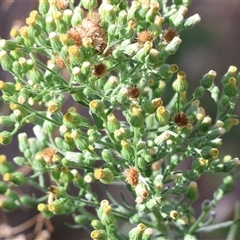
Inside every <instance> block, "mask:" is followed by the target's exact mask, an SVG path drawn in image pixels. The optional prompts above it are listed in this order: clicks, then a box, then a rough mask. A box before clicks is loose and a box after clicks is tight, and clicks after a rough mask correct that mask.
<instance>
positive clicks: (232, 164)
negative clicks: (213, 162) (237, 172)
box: [223, 158, 240, 173]
mask: <svg viewBox="0 0 240 240" xmlns="http://www.w3.org/2000/svg"><path fill="white" fill-rule="evenodd" d="M239 164H240V160H239V159H238V158H234V159H231V160H229V161H225V162H224V164H223V172H225V173H228V172H230V171H232V170H233V169H234V168H236V167H237V166H238V165H239Z"/></svg>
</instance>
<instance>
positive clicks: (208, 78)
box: [200, 70, 217, 89]
mask: <svg viewBox="0 0 240 240" xmlns="http://www.w3.org/2000/svg"><path fill="white" fill-rule="evenodd" d="M216 76H217V73H216V72H215V71H213V70H211V71H209V72H208V73H207V74H205V75H204V76H203V78H202V79H201V81H200V84H201V86H203V87H204V88H205V89H208V88H210V87H211V86H212V83H213V80H214V79H215V77H216Z"/></svg>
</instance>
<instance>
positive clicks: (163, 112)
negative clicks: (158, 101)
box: [155, 106, 170, 126]
mask: <svg viewBox="0 0 240 240" xmlns="http://www.w3.org/2000/svg"><path fill="white" fill-rule="evenodd" d="M155 118H156V120H157V121H158V122H159V124H160V126H165V125H167V124H168V122H169V118H170V115H169V113H168V111H167V109H166V108H165V107H164V106H160V107H158V108H157V111H156V113H155Z"/></svg>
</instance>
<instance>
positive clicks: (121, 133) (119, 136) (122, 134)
mask: <svg viewBox="0 0 240 240" xmlns="http://www.w3.org/2000/svg"><path fill="white" fill-rule="evenodd" d="M129 131H130V130H129V129H126V128H122V127H121V128H119V129H117V130H115V131H114V138H115V140H117V141H118V142H120V141H121V140H123V139H126V138H128V137H129V135H130V134H129V133H130V132H129Z"/></svg>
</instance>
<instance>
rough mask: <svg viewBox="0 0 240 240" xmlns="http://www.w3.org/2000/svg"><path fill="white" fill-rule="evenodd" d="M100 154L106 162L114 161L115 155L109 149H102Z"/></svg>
mask: <svg viewBox="0 0 240 240" xmlns="http://www.w3.org/2000/svg"><path fill="white" fill-rule="evenodd" d="M101 155H102V158H103V160H104V161H105V162H108V163H114V162H115V156H114V154H113V152H112V151H111V150H109V149H103V150H102V153H101Z"/></svg>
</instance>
